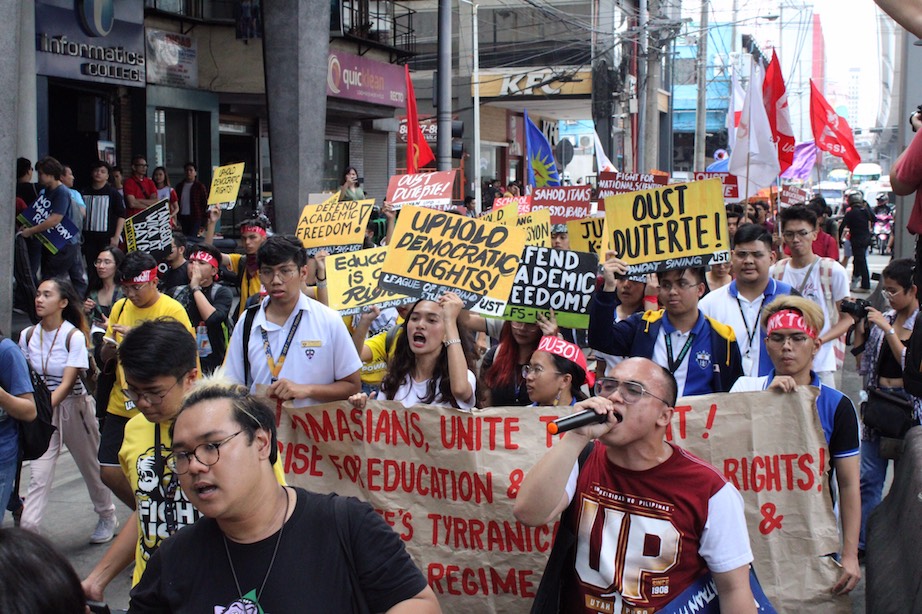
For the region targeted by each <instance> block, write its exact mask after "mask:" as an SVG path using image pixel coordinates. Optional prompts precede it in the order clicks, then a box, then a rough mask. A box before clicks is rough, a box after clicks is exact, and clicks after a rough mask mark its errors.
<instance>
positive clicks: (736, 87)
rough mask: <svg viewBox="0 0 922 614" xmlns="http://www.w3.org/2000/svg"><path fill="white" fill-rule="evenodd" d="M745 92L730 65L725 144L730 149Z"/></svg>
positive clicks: (734, 137)
mask: <svg viewBox="0 0 922 614" xmlns="http://www.w3.org/2000/svg"><path fill="white" fill-rule="evenodd" d="M745 99H746V92H744V91H743V88H742V87H740V81H739V79H737V77H736V70H735V69H734V67H732V66H731V67H730V105H729V106H728V107H727V122H726V124H727V145H729V146H730V148H731V149H732V148H733V146H734V145H735V144H736V127H737V126H739V125H740V116H741V115H742V114H743V101H744V100H745Z"/></svg>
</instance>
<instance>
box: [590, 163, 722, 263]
mask: <svg viewBox="0 0 922 614" xmlns="http://www.w3.org/2000/svg"><path fill="white" fill-rule="evenodd" d="M605 217H606V219H607V220H608V228H609V232H610V233H611V235H610V237H611V248H612V249H613V250H614V251H615V255H616V256H617V257H618V258H621V259H622V260H624V261H625V262H626V263H627V265H628V267H627V274H628V275H641V274H644V273H656V272H659V271H669V270H672V269H683V268H688V267H701V266H706V265H708V264H718V263H723V262H729V261H730V251H729V250H730V239H729V236H728V231H727V217H726V209H725V207H724V201H723V187H722V185H721V183H720V179H707V180H705V181H694V182H691V183H680V184H676V185H669V186H665V187H662V188H656V189H653V190H642V191H639V192H630V193H628V194H617V195H615V196H609V197H607V198H606V199H605Z"/></svg>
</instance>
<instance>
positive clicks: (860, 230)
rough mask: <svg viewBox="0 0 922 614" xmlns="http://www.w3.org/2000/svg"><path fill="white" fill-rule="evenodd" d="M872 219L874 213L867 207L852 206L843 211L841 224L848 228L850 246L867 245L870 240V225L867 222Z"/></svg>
mask: <svg viewBox="0 0 922 614" xmlns="http://www.w3.org/2000/svg"><path fill="white" fill-rule="evenodd" d="M872 221H874V215H873V214H872V213H871V210H870V209H868V208H867V207H852V208H851V209H849V210H848V211H846V212H845V217H844V218H842V224H843V225H844V226H845V227H846V228H848V232H849V240H850V241H851V242H852V246H855V245H867V244H868V243H870V242H871V227H870V226H869V225H868V223H869V222H872Z"/></svg>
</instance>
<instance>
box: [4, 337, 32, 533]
mask: <svg viewBox="0 0 922 614" xmlns="http://www.w3.org/2000/svg"><path fill="white" fill-rule="evenodd" d="M35 417H36V411H35V401H34V399H33V398H32V381H31V378H30V377H29V366H28V364H27V363H26V359H25V358H24V357H23V355H22V352H20V351H19V348H18V347H16V343H15V342H14V341H12V340H10V339H7V338H6V337H0V523H2V522H3V515H4V513H5V512H6V507H7V506H6V502H7V501H10V495H11V494H13V492H14V488H15V487H17V486H18V482H17V476H18V475H19V469H20V464H19V455H20V449H19V423H20V422H32V421H33V420H35ZM18 500H19V494H18V493H16V494H15V497H14V498H13V500H12V506H11V507H10V510H11V511H13V512H14V513H20V514H21V513H22V512H21V504H18Z"/></svg>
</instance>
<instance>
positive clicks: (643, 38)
mask: <svg viewBox="0 0 922 614" xmlns="http://www.w3.org/2000/svg"><path fill="white" fill-rule="evenodd" d="M654 1H655V0H654ZM647 8H648V7H647V0H639V5H638V12H639V15H638V22H637V25H638V29H639V30H640V61H639V62H637V134H635V135H632V136H633V137H634V139H636V141H635V142H636V143H637V159H636V160H635V161H634V172H636V173H642V172H644V162H645V161H646V155H645V153H646V134H647V81H648V79H649V78H650V77H649V75H648V74H647V58H648V57H649V55H650V50H649V43H648V38H649V33H648V32H647Z"/></svg>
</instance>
